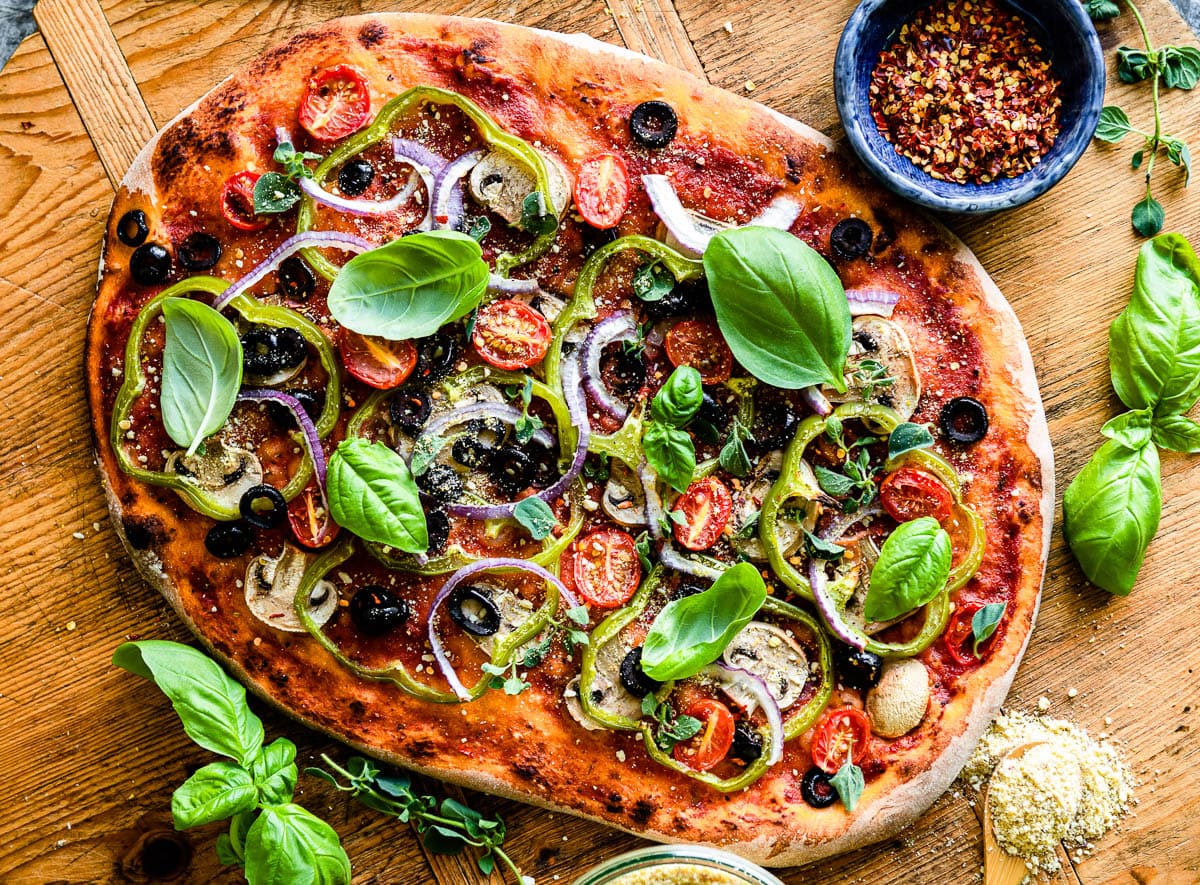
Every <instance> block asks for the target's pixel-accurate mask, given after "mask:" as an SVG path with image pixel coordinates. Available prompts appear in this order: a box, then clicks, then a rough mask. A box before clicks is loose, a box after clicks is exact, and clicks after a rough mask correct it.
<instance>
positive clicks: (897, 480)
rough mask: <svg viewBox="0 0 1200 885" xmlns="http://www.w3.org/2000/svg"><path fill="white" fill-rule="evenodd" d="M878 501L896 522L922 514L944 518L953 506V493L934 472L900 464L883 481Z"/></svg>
mask: <svg viewBox="0 0 1200 885" xmlns="http://www.w3.org/2000/svg"><path fill="white" fill-rule="evenodd" d="M879 502H880V503H881V504H882V505H883V509H884V510H886V511H887V512H888V516H890V517H891V518H892V519H894V520H896V522H909V521H910V520H913V519H918V518H920V517H922V516H932V517H933V518H934V519H936V520H937V521H938V522H945V521H946V520H947V519H949V518H950V511H951V509H952V508H953V507H954V496H953V495H951V494H950V490H949V489H948V488H946V487H945V486H944V485H943V484H942V482H941V480H939V479H938V478H937V477H935V476H934V475H933V474H931V473H926V472H925V471H924V470H917V469H916V468H915V467H901V468H900V469H899V470H897V471H896V472H895V473H891V474H889V475H888V478H887V479H885V480H884V481H883V486H882V487H881V488H880V490H879Z"/></svg>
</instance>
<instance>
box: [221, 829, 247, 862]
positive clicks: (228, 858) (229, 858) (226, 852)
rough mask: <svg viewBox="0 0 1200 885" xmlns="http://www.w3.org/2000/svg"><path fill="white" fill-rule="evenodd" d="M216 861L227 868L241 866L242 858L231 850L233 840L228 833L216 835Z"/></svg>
mask: <svg viewBox="0 0 1200 885" xmlns="http://www.w3.org/2000/svg"><path fill="white" fill-rule="evenodd" d="M217 860H219V861H220V862H221V863H223V864H224V865H225V866H227V867H240V866H241V865H242V864H243V861H242V858H241V857H240V856H239V855H238V853H237V852H236V851H234V850H233V840H232V839H230V838H229V834H228V833H220V834H218V835H217Z"/></svg>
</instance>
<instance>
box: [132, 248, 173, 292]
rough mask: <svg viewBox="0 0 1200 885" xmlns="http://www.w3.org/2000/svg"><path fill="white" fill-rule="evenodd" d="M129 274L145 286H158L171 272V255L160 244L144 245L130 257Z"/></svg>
mask: <svg viewBox="0 0 1200 885" xmlns="http://www.w3.org/2000/svg"><path fill="white" fill-rule="evenodd" d="M129 272H130V273H131V274H133V278H134V279H135V280H136V281H137V282H139V283H141V284H142V285H143V286H154V285H157V284H158V283H161V282H162V281H163V280H165V279H166V278H167V274H169V273H170V272H171V253H170V252H168V251H167V250H166V249H164V248H163V247H162V246H160V245H158V243H142V245H140V246H138V247H137V248H136V249H134V250H133V255H131V256H130V257H129Z"/></svg>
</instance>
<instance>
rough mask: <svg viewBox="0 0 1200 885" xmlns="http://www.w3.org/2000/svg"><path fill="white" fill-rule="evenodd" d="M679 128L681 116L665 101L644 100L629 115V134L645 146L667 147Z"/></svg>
mask: <svg viewBox="0 0 1200 885" xmlns="http://www.w3.org/2000/svg"><path fill="white" fill-rule="evenodd" d="M678 128H679V117H678V116H676V114H675V109H674V108H673V107H671V106H670V105H669V104H667V103H666V102H665V101H658V100H657V99H655V100H654V101H644V102H642V103H641V104H640V105H638V106H637V107H636V108H634V109H633V113H632V114H630V115H629V134H630V135H632V136H633V140H634V141H636V142H637V143H638V144H640V145H642V146H643V147H648V148H661V147H666V146H667V145H669V144H670V143H671V141H672V139H674V138H675V130H676V129H678Z"/></svg>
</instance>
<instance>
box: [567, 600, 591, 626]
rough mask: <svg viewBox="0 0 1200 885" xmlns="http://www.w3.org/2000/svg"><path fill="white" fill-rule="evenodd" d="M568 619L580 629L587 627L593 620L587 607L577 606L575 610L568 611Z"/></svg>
mask: <svg viewBox="0 0 1200 885" xmlns="http://www.w3.org/2000/svg"><path fill="white" fill-rule="evenodd" d="M567 617H568V618H570V619H571V620H572V621H573V622H574V623H576V624H578V625H579V626H580V627H586V626H587V624H588V621H590V620H591V619H592V616H591V613H590V612H589V611H588V608H587V606H586V605H577V606H575V607H574V608H569V609H567Z"/></svg>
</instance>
